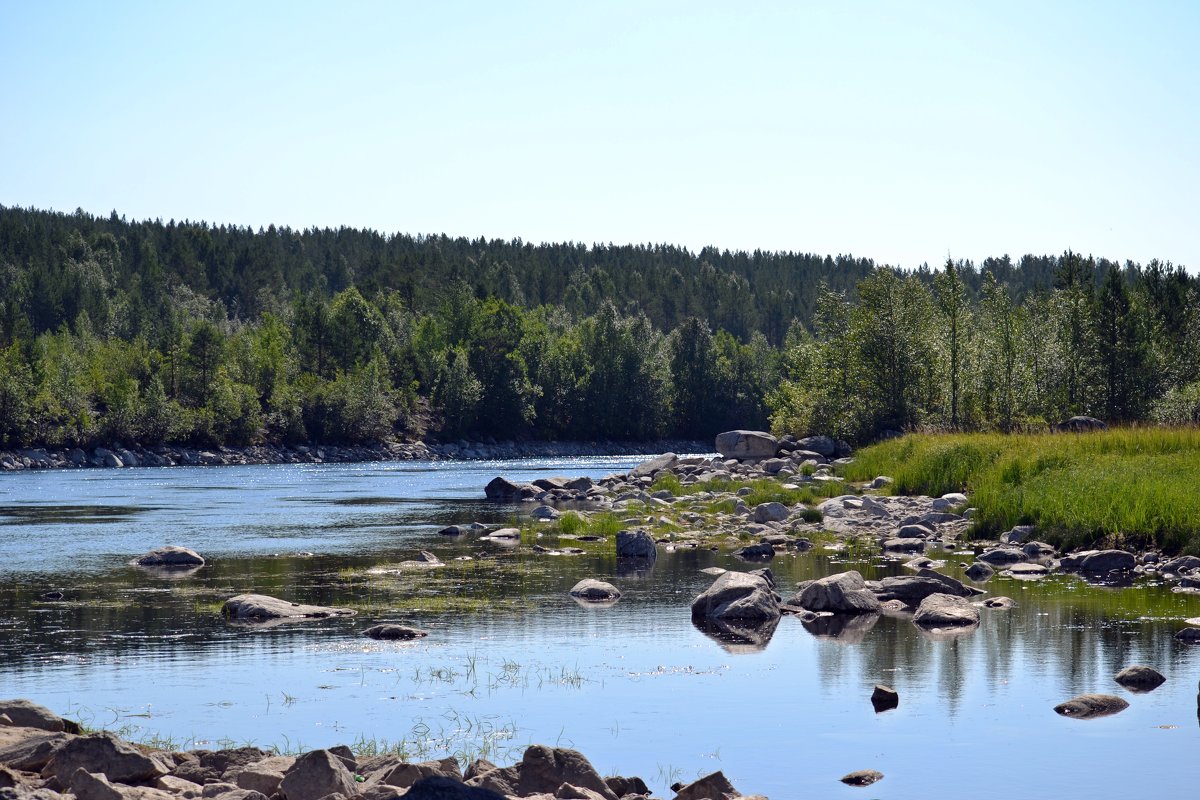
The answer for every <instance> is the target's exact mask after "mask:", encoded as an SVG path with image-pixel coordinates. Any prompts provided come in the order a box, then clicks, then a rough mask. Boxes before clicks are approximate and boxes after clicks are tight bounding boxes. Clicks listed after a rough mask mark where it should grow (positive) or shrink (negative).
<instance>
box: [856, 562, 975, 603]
mask: <svg viewBox="0 0 1200 800" xmlns="http://www.w3.org/2000/svg"><path fill="white" fill-rule="evenodd" d="M878 587H879V588H877V589H875V590H874V591H875V596H876V597H878V598H879V600H880V602H884V603H886V602H887V601H888V600H899V601H900V602H902V603H904V604H905V605H909V606H915V605H919V604H920V602H921V601H922V600H924V599H925V598H926V597H928V596H929V595H931V594H938V593H939V592H941V593H943V594H952V595H955V596H956V597H969V596H970V595H972V594H974V591H973V590H971V589H968V588H967V587H966V586H963V585H962V584H961V583H959V582H958V581H956V580H954V578H951V577H949V576H947V575H941V574H939V573H937V572H934V571H933V570H931V569H922V570H920V572H918V573H917V574H916V575H897V576H894V577H890V578H884V579H883V580H881V581H879V583H878Z"/></svg>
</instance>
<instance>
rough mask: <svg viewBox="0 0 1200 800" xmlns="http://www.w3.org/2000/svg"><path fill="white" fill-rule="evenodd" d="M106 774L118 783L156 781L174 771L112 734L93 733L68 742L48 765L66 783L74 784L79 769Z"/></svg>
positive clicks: (54, 774) (49, 769)
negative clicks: (72, 780) (72, 781)
mask: <svg viewBox="0 0 1200 800" xmlns="http://www.w3.org/2000/svg"><path fill="white" fill-rule="evenodd" d="M79 769H82V770H84V771H85V772H90V773H94V774H100V775H104V776H105V777H106V778H108V779H109V780H110V781H115V782H117V783H139V782H141V781H152V780H154V779H155V778H158V777H160V776H162V775H166V774H168V773H169V772H170V771H171V770H170V769H169V768H168V767H167V766H166V765H164V764H163V763H162V762H161V761H159V760H158V759H157V758H151V757H150V756H147V755H146V754H145V753H143V752H142V751H140V750H138V749H137V748H135V747H134V746H133V745H131V744H129V743H128V742H124V741H121V740H120V739H118V738H117V737H116V736H113V735H112V734H111V733H107V732H103V733H93V734H90V735H88V736H80V737H78V738H74V739H71V740H70V741H68V742H66V743H64V744H63V745H62V747H60V748H59V749H58V750H57V752H55V753H54V755H53V756H52V757H51V759H50V761H49V763H47V764H46V768H45V770H43V773H46V772H48V773H49V774H51V775H53V776H54V777H55V778H57V779H58V782H59V783H60V784H62V785H63V786H70V785H71V779H72V777H73V776H74V775H75V771H76V770H79Z"/></svg>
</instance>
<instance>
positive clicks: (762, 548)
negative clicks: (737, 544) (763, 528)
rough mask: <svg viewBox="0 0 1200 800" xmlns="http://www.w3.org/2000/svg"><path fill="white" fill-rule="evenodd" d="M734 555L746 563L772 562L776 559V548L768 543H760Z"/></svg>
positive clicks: (746, 547) (741, 549) (736, 551)
mask: <svg viewBox="0 0 1200 800" xmlns="http://www.w3.org/2000/svg"><path fill="white" fill-rule="evenodd" d="M733 554H734V555H735V556H737V557H738V558H741V559H744V560H746V561H770V560H771V559H773V558H774V557H775V548H774V547H772V546H771V545H769V544H767V543H766V542H759V543H758V544H751V545H747V546H745V547H742V548H739V549H737V550H735V551H734V553H733Z"/></svg>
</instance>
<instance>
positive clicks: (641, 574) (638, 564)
mask: <svg viewBox="0 0 1200 800" xmlns="http://www.w3.org/2000/svg"><path fill="white" fill-rule="evenodd" d="M654 564H655V559H653V558H618V559H617V576H618V577H621V578H646V577H649V575H650V572H651V570H653V569H654Z"/></svg>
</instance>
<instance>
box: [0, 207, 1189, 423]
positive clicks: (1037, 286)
mask: <svg viewBox="0 0 1200 800" xmlns="http://www.w3.org/2000/svg"><path fill="white" fill-rule="evenodd" d="M1074 414H1087V415H1091V416H1096V417H1100V418H1102V419H1104V420H1106V421H1108V422H1110V423H1165V424H1191V423H1197V422H1200V280H1198V279H1197V278H1195V277H1192V276H1190V275H1189V274H1188V273H1187V272H1186V271H1185V270H1184V269H1183V268H1182V267H1179V266H1175V265H1172V264H1171V263H1170V262H1160V261H1157V260H1156V261H1151V262H1150V263H1148V264H1134V263H1130V262H1126V263H1123V264H1116V263H1112V262H1109V261H1107V260H1104V259H1098V258H1092V257H1084V256H1081V255H1079V254H1076V253H1072V252H1066V253H1063V254H1061V255H1059V256H1033V255H1026V256H1023V257H1021V258H1019V259H1016V260H1014V259H1011V258H1009V257H1008V256H1002V257H997V258H988V259H986V260H984V261H983V262H981V263H971V262H964V261H957V262H956V261H952V260H947V262H946V263H945V264H943V265H941V266H940V267H939V268H937V269H929V268H928V267H922V268H920V269H917V270H915V271H900V270H894V269H892V268H890V267H887V266H883V265H877V264H875V263H874V262H873V261H871V260H870V259H864V258H852V257H850V256H836V257H833V256H818V255H813V254H800V253H776V252H760V251H755V252H753V253H745V252H729V251H718V250H715V249H711V248H706V249H704V250H701V251H700V252H698V253H692V252H689V251H688V250H686V249H683V248H679V247H673V246H667V245H612V244H609V245H592V246H585V245H582V244H574V243H565V244H540V245H533V244H528V243H525V242H522V241H520V240H513V241H500V240H483V239H475V240H469V239H462V238H458V239H452V238H448V237H445V236H407V235H383V234H380V233H377V232H374V231H365V230H357V229H350V228H340V229H337V230H330V229H323V230H304V231H294V230H290V229H287V228H275V227H271V228H268V229H265V230H264V229H259V230H257V231H256V230H252V229H250V228H245V227H227V226H214V225H209V224H205V223H192V222H174V221H171V222H167V223H163V222H162V221H145V222H130V221H127V220H125V219H123V218H120V217H118V216H117V215H116V213H115V212H114V214H112V215H111V216H109V217H95V216H91V215H88V214H85V213H83V212H76V213H75V214H60V213H54V212H46V211H38V210H33V209H19V208H3V207H0V445H3V446H7V447H15V446H34V445H39V446H48V447H63V446H85V447H86V446H90V445H95V444H99V443H110V442H123V443H126V444H129V443H139V444H143V445H149V444H155V443H179V444H191V445H197V446H213V445H248V444H253V443H257V442H280V443H297V442H307V441H318V442H345V443H349V442H364V441H377V440H381V439H387V438H406V439H412V438H420V437H429V438H441V439H454V438H462V437H465V438H473V439H482V438H486V437H494V438H496V439H581V440H605V439H607V440H650V439H656V438H661V437H666V436H671V437H680V438H708V437H710V436H712V435H713V434H714V433H716V432H718V431H720V430H725V429H729V428H734V427H750V428H759V427H762V428H765V427H768V426H770V427H772V428H773V429H775V430H776V431H777V432H790V433H797V434H803V433H809V432H822V433H829V434H832V435H836V436H839V437H843V438H846V439H848V440H851V441H853V442H864V441H869V440H871V439H873V438H876V437H878V436H879V435H881V434H883V433H885V432H887V431H894V430H918V429H925V430H1002V431H1010V430H1028V429H1044V428H1045V426H1046V424H1047V423H1050V422H1055V421H1058V420H1061V419H1063V418H1065V417H1068V416H1071V415H1074Z"/></svg>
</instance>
